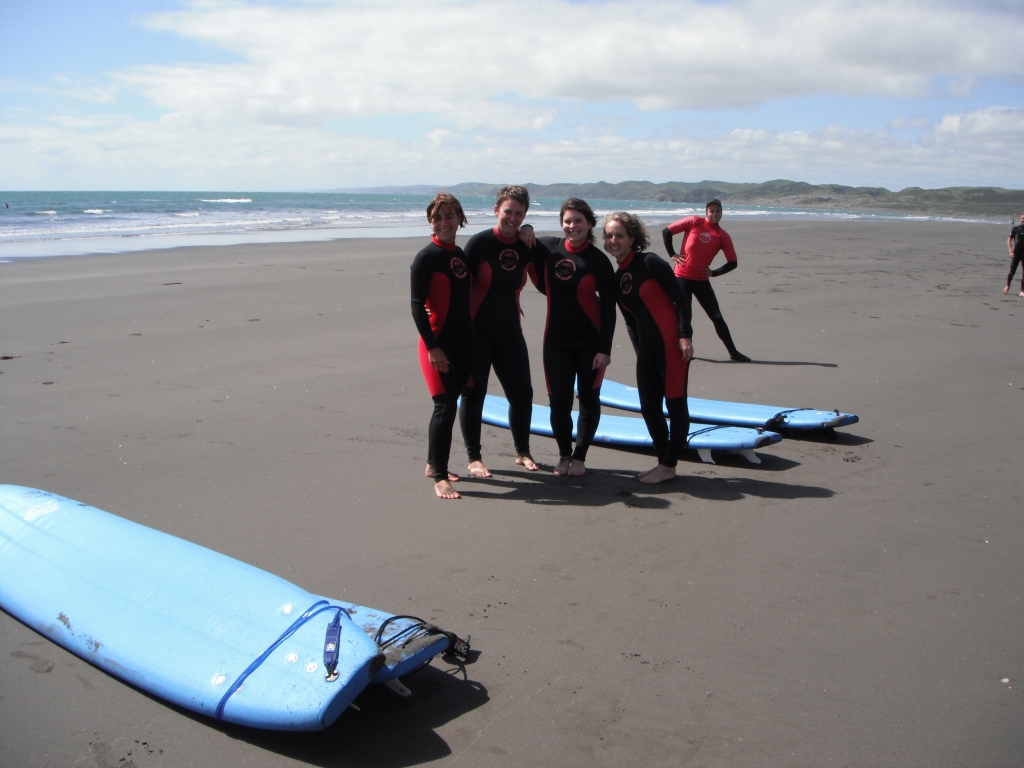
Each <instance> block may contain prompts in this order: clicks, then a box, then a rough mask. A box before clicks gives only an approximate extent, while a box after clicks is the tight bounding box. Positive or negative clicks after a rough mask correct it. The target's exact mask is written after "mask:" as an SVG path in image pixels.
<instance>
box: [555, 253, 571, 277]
mask: <svg viewBox="0 0 1024 768" xmlns="http://www.w3.org/2000/svg"><path fill="white" fill-rule="evenodd" d="M574 274H576V262H575V261H573V260H572V259H569V258H565V259H559V260H558V263H557V264H555V277H557V278H558V279H559V280H572V276H573V275H574Z"/></svg>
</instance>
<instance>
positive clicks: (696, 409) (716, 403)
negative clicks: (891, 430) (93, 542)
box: [601, 380, 860, 430]
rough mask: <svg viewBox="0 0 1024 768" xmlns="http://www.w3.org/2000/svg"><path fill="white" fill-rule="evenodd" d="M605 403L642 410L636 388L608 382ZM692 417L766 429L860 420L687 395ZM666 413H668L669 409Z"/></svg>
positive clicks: (847, 415) (819, 426)
mask: <svg viewBox="0 0 1024 768" xmlns="http://www.w3.org/2000/svg"><path fill="white" fill-rule="evenodd" d="M601 402H602V403H603V404H604V405H608V406H611V407H612V408H621V409H622V410H624V411H636V412H638V413H639V411H640V393H639V391H638V390H637V388H636V387H629V386H626V385H625V384H619V383H618V382H617V381H608V380H605V382H604V383H603V384H602V385H601ZM687 406H688V407H689V409H690V418H691V419H692V420H693V421H701V422H704V423H707V424H731V425H733V426H737V427H752V428H757V427H761V428H762V429H794V430H815V429H834V428H835V427H846V426H849V425H850V424H856V423H857V422H858V421H860V419H858V418H857V416H855V415H854V414H852V413H840V412H839V411H816V410H814V409H813V408H783V407H780V406H776V405H758V404H755V403H730V402H726V401H724V400H703V399H701V398H699V397H690V398H687ZM665 415H668V411H667V410H666V412H665Z"/></svg>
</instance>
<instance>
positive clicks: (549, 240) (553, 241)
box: [537, 235, 562, 251]
mask: <svg viewBox="0 0 1024 768" xmlns="http://www.w3.org/2000/svg"><path fill="white" fill-rule="evenodd" d="M537 242H538V243H540V244H541V245H543V246H544V247H545V248H547V249H548V250H549V251H553V250H555V248H557V247H558V246H560V245H561V244H562V238H560V237H552V236H551V235H544V237H538V238H537Z"/></svg>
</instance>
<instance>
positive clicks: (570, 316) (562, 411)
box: [524, 197, 615, 476]
mask: <svg viewBox="0 0 1024 768" xmlns="http://www.w3.org/2000/svg"><path fill="white" fill-rule="evenodd" d="M559 220H560V222H561V225H562V231H563V232H564V233H565V237H540V238H537V242H539V243H540V245H541V246H543V248H541V257H542V259H543V268H542V269H541V270H540V273H541V274H540V278H541V279H540V282H539V284H538V286H537V287H538V288H539V289H540V290H541V292H542V293H544V294H545V295H546V296H547V298H548V318H547V323H546V324H545V326H544V378H545V380H546V383H547V388H548V402H549V403H550V404H551V431H552V432H553V433H554V436H555V442H556V443H557V444H558V454H559V459H558V465H557V466H556V467H555V474H556V475H571V476H579V475H582V474H584V473H585V472H586V465H585V462H586V459H587V449H588V448H590V444H591V442H593V440H594V434H595V433H596V432H597V425H598V423H599V422H600V420H601V399H600V396H601V382H602V381H603V380H604V369H605V368H607V367H608V364H609V363H610V362H611V352H612V335H613V334H614V333H615V278H614V274H613V271H612V267H611V264H610V263H609V262H608V259H607V257H605V255H604V254H603V253H601V251H599V250H598V249H597V248H596V247H595V246H594V244H593V243H594V227H596V226H597V218H596V217H595V216H594V212H593V211H592V210H591V208H590V206H589V205H587V204H586V202H584V201H583V200H580V199H579V198H575V197H573V198H569V199H568V200H566V201H565V202H564V203H562V208H561V210H560V211H559ZM528 227H529V225H526V227H524V230H525V229H527V228H528ZM524 239H525V238H524ZM526 241H527V242H529V240H528V239H527V240H526ZM577 382H578V384H577ZM574 387H575V388H576V389H577V390H578V391H579V401H580V415H579V421H578V424H577V429H576V448H575V450H574V449H573V446H572V404H573V388H574Z"/></svg>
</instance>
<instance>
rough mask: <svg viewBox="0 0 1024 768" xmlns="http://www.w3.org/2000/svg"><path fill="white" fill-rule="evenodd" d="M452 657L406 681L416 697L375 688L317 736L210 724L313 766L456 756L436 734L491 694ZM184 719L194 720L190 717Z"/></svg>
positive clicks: (396, 763)
mask: <svg viewBox="0 0 1024 768" xmlns="http://www.w3.org/2000/svg"><path fill="white" fill-rule="evenodd" d="M479 655H480V654H479V652H476V651H474V652H471V653H470V660H469V661H468V662H466V663H462V662H459V661H458V660H457V659H455V658H454V657H451V656H444V657H442V659H443V662H442V661H441V660H435V661H434V664H435V665H437V664H440V665H441V666H445V665H446V664H447V665H448V668H447V669H442V668H440V667H438V666H433V665H431V666H427V667H424V668H423V669H422V670H421V671H419V672H415V673H413V674H412V675H407V676H406V677H404V678H403V679H402V680H403V682H404V683H405V685H406V686H408V688H409V689H410V690H411V691H412V696H411V697H409V698H407V699H403V698H401V697H399V696H397V695H396V694H394V693H392V692H391V691H390V690H388V689H387V688H385V687H384V686H383V685H371V686H369V687H368V688H367V689H366V690H364V691H363V692H362V693H361V694H359V696H358V698H356V700H355V705H356V706H357V707H359V710H358V711H356V710H355V709H352V708H349V709H348V710H346V711H345V712H343V713H342V714H341V717H339V718H338V719H337V720H336V721H335V723H334V725H332V726H331V727H330V728H328V729H326V730H324V731H319V732H316V733H290V732H278V731H259V730H254V729H251V728H243V727H241V726H235V725H223V724H220V723H212V724H211V723H210V721H209V720H207V719H206V718H201V717H198V716H197V717H196V718H195V719H197V720H199V721H201V722H204V723H207V724H210V725H212V727H214V728H219V729H220V730H222V731H223V732H224V733H225V734H226V735H228V736H230V737H231V738H233V739H238V740H239V741H244V742H247V743H249V744H252V745H253V746H256V747H259V748H260V749H265V750H268V751H270V752H275V753H277V754H279V755H282V756H284V757H288V758H291V759H292V760H297V761H299V762H302V763H307V764H309V765H316V766H324V768H331V767H333V766H338V768H404V767H405V766H411V765H420V764H422V763H428V762H430V761H432V760H440V759H441V758H444V757H448V756H449V755H451V753H452V750H451V748H450V747H449V746H448V744H447V743H446V742H445V740H444V739H442V738H441V737H440V736H439V735H438V734H437V732H436V730H435V729H437V728H439V727H440V726H442V725H444V724H445V723H448V722H450V721H452V720H455V719H457V718H459V717H461V716H462V715H464V714H466V713H467V712H470V711H472V710H474V709H476V708H477V707H480V706H482V705H483V704H485V703H486V702H487V701H488V695H487V689H486V688H484V687H483V686H482V685H480V684H479V683H477V682H474V681H473V680H470V679H469V676H468V674H467V671H466V664H472V663H473V662H474V661H475V660H476V658H477V657H478V656H479ZM185 714H191V713H188V712H186V713H185Z"/></svg>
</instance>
